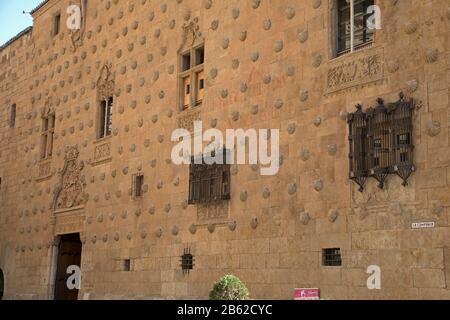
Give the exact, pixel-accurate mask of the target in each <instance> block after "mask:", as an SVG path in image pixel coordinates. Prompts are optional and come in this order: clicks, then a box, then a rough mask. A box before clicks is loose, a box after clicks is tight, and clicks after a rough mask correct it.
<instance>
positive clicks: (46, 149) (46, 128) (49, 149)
mask: <svg viewBox="0 0 450 320" xmlns="http://www.w3.org/2000/svg"><path fill="white" fill-rule="evenodd" d="M54 134H55V115H54V114H50V115H48V116H46V117H45V118H42V133H41V159H47V158H50V157H51V156H52V153H53V136H54Z"/></svg>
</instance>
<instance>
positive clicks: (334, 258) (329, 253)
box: [322, 248, 342, 267]
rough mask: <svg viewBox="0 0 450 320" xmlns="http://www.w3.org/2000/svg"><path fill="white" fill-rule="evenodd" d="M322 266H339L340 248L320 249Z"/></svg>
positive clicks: (340, 259) (340, 262) (340, 260)
mask: <svg viewBox="0 0 450 320" xmlns="http://www.w3.org/2000/svg"><path fill="white" fill-rule="evenodd" d="M322 266H324V267H340V266H342V258H341V249H339V248H332V249H322Z"/></svg>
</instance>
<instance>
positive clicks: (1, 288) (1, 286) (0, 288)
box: [0, 269, 5, 300]
mask: <svg viewBox="0 0 450 320" xmlns="http://www.w3.org/2000/svg"><path fill="white" fill-rule="evenodd" d="M3 292H5V278H4V277H3V271H2V269H0V300H2V299H3Z"/></svg>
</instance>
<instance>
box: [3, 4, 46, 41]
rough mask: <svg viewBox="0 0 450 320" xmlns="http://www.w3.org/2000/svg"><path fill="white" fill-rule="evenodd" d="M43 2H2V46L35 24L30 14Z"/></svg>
mask: <svg viewBox="0 0 450 320" xmlns="http://www.w3.org/2000/svg"><path fill="white" fill-rule="evenodd" d="M41 2H42V0H0V45H2V44H4V43H5V42H7V41H8V40H9V39H11V38H13V37H14V36H15V35H16V34H18V33H19V32H20V31H22V30H23V29H25V28H27V27H29V26H31V25H32V24H33V19H32V18H31V15H29V14H28V13H26V14H23V13H22V11H23V10H25V11H27V12H30V11H31V10H33V9H34V8H36V7H37V6H38V5H39V4H40V3H41Z"/></svg>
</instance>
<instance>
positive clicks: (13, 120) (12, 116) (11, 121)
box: [9, 104, 17, 128]
mask: <svg viewBox="0 0 450 320" xmlns="http://www.w3.org/2000/svg"><path fill="white" fill-rule="evenodd" d="M16 113H17V107H16V104H13V105H12V106H11V113H10V115H9V127H10V128H14V127H15V126H16Z"/></svg>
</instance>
